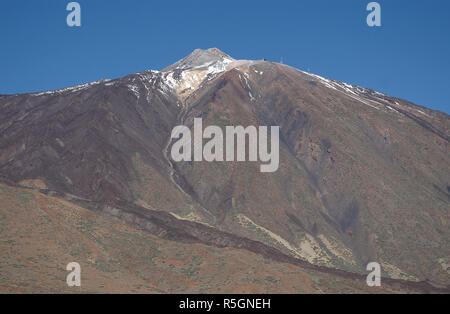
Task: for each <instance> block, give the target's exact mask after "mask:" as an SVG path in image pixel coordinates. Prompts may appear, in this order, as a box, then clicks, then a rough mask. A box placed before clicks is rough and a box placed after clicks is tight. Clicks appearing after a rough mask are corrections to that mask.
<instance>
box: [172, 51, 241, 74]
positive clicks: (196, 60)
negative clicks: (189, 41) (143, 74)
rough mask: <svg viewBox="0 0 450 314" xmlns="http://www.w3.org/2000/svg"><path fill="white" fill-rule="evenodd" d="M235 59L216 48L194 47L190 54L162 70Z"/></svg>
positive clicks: (203, 65) (182, 68)
mask: <svg viewBox="0 0 450 314" xmlns="http://www.w3.org/2000/svg"><path fill="white" fill-rule="evenodd" d="M233 61H235V60H234V59H233V58H232V57H230V56H229V55H227V54H226V53H224V52H222V51H221V50H219V49H217V48H209V49H206V50H204V49H195V50H194V51H193V52H192V53H191V54H189V55H188V56H186V57H184V58H183V59H181V60H179V61H177V62H175V63H174V64H172V65H170V66H168V67H166V68H164V69H163V71H164V72H167V71H172V70H175V69H179V70H187V69H192V68H201V67H207V66H210V65H212V64H214V63H224V64H228V63H230V62H233Z"/></svg>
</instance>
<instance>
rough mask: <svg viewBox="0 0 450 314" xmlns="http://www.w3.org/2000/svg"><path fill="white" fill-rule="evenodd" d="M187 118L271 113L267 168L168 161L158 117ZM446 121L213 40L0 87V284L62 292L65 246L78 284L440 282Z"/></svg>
mask: <svg viewBox="0 0 450 314" xmlns="http://www.w3.org/2000/svg"><path fill="white" fill-rule="evenodd" d="M196 118H202V122H203V127H207V126H218V127H222V128H225V127H226V126H232V125H235V126H237V125H239V126H243V127H247V126H255V127H256V128H258V127H261V126H279V168H278V170H277V171H275V172H269V173H264V172H261V171H260V169H259V167H260V163H258V162H226V161H213V162H206V161H202V162H195V161H180V162H175V161H174V160H173V159H172V158H171V155H170V151H171V148H172V145H173V144H174V140H173V139H172V138H171V132H172V130H173V129H174V128H175V127H176V126H179V125H184V126H187V127H188V128H189V129H191V130H192V131H193V127H194V119H196ZM449 121H450V120H449V116H448V115H447V114H445V113H443V112H439V111H434V110H431V109H428V108H425V107H421V106H418V105H415V104H413V103H411V102H409V101H406V100H403V99H399V98H396V97H392V96H388V95H385V94H383V93H380V92H377V91H374V90H372V89H369V88H364V87H360V86H356V85H353V84H347V83H343V82H339V81H336V80H331V79H327V78H323V77H320V76H318V75H315V74H312V73H308V72H305V71H301V70H298V69H295V68H293V67H290V66H288V65H285V64H280V63H274V62H270V61H266V60H236V59H233V58H232V57H230V56H229V55H227V54H225V53H224V52H222V51H220V50H218V49H216V48H212V49H207V50H202V49H197V50H195V51H194V52H192V53H191V54H190V55H189V56H187V57H185V58H183V59H181V60H180V61H178V62H176V63H174V64H173V65H170V66H168V67H166V68H164V69H163V70H161V71H154V70H148V71H144V72H139V73H134V74H130V75H127V76H125V77H123V78H119V79H114V80H101V81H96V82H92V83H87V84H84V85H79V86H73V87H68V88H64V89H61V90H55V91H46V92H40V93H30V94H17V95H0V182H1V184H0V200H1V203H2V206H0V210H1V212H0V213H1V217H2V219H1V222H0V235H1V238H2V242H1V243H2V244H1V246H0V247H1V251H2V254H1V259H0V269H1V272H0V273H1V277H0V291H14V292H36V291H39V292H51V291H64V289H69V288H67V287H64V285H65V277H64V276H65V275H64V274H65V265H66V264H67V263H69V262H72V261H77V262H78V263H80V265H81V267H82V269H85V272H86V273H87V274H88V275H86V276H87V278H86V284H85V285H83V289H86V291H99V292H102V291H104V292H125V291H137V292H151V293H153V292H183V293H184V292H200V293H201V292H219V293H221V292H230V291H231V292H261V293H265V292H275V293H276V292H285V293H297V292H298V293H300V292H348V291H352V292H372V291H379V292H399V291H402V292H423V291H447V292H448V291H449V290H448V289H449V288H448V287H449V285H450V268H449V265H450V247H449V241H448V239H449V238H450V232H449V230H450V229H449V208H450V207H449V201H450V186H449V184H450V183H449V181H448V180H449V178H450V172H449V169H450V162H449V158H448V156H449V138H450V137H449V136H450V123H449ZM192 160H193V159H192ZM246 160H248V158H247V159H246ZM370 262H377V263H379V264H380V265H381V269H382V277H383V285H382V287H378V288H371V287H368V286H367V285H366V283H365V276H366V275H367V273H368V272H367V271H366V265H367V264H368V263H370ZM16 268H20V269H21V272H22V270H23V272H24V273H25V274H26V276H25V275H20V274H19V273H18V272H17V269H16ZM130 274H131V275H130ZM29 278H32V279H33V280H32V281H29Z"/></svg>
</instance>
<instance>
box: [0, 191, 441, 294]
mask: <svg viewBox="0 0 450 314" xmlns="http://www.w3.org/2000/svg"><path fill="white" fill-rule="evenodd" d="M0 200H1V201H0V217H1V220H0V230H1V234H2V238H1V239H0V251H1V252H2V254H1V256H0V292H2V293H5V292H13V293H49V292H65V293H80V292H89V293H91V292H92V293H129V292H136V293H344V292H361V293H381V292H412V293H414V292H426V291H429V290H428V289H430V287H429V286H427V285H423V286H421V285H418V286H417V287H408V285H405V284H383V286H382V287H381V288H369V287H367V286H366V284H365V281H364V278H361V279H360V280H357V279H348V278H345V277H341V276H335V275H332V274H327V273H322V272H319V271H313V270H308V269H304V268H302V267H299V266H296V265H292V264H289V263H280V262H276V261H273V260H271V259H269V258H264V257H261V256H259V255H258V254H255V253H251V252H249V251H247V250H242V249H235V248H221V249H219V248H216V247H211V246H206V245H201V244H187V243H180V242H176V241H168V240H162V239H160V238H157V237H155V236H152V235H150V234H148V233H147V232H145V231H143V230H138V229H135V228H132V227H129V226H127V225H124V224H123V223H121V222H120V221H118V220H115V219H111V218H108V217H104V216H103V215H100V214H98V213H95V212H92V211H91V210H87V209H84V208H82V207H80V206H77V205H75V204H73V203H71V202H68V201H66V200H64V199H60V198H58V197H51V196H47V195H45V194H42V193H39V192H37V191H34V190H31V189H23V188H14V187H10V186H6V185H3V184H1V185H0ZM73 261H76V262H78V263H79V264H80V266H81V276H82V279H81V280H82V282H81V287H74V288H69V287H67V284H66V276H67V274H68V272H67V271H66V270H65V267H66V265H67V264H68V263H69V262H73ZM431 291H432V290H431Z"/></svg>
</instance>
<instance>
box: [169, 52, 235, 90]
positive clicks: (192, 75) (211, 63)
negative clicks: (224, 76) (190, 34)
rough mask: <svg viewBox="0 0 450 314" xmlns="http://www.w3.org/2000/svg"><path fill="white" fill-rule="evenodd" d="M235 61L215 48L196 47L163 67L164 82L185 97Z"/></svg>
mask: <svg viewBox="0 0 450 314" xmlns="http://www.w3.org/2000/svg"><path fill="white" fill-rule="evenodd" d="M234 61H236V60H235V59H233V58H232V57H230V56H229V55H227V54H226V53H224V52H222V51H220V50H219V49H217V48H210V49H207V50H203V49H196V50H194V51H193V52H192V53H191V54H190V55H188V56H187V57H184V58H183V59H181V60H180V61H178V62H176V63H174V64H172V65H170V66H168V67H166V68H164V69H163V70H162V71H161V75H162V76H163V78H164V81H165V83H166V84H167V85H168V86H169V87H170V88H172V89H173V90H175V92H176V93H177V94H178V95H179V96H180V97H181V98H186V97H187V96H189V95H190V94H191V93H192V92H193V91H194V90H196V89H197V88H198V87H199V86H200V85H201V84H202V83H203V82H205V81H208V80H210V79H212V78H214V77H216V75H218V74H220V73H222V72H225V71H226V70H227V65H228V64H230V63H232V62H234Z"/></svg>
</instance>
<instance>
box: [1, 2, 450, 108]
mask: <svg viewBox="0 0 450 314" xmlns="http://www.w3.org/2000/svg"><path fill="white" fill-rule="evenodd" d="M69 2H70V1H69V0H33V1H30V0H1V1H0V34H1V36H0V93H1V94H13V93H22V92H31V91H42V90H50V89H58V88H62V87H66V86H70V85H76V84H81V83H85V82H89V81H94V80H98V79H101V78H111V79H112V78H117V77H121V76H125V75H127V74H129V73H133V72H137V71H142V70H146V69H156V70H160V69H162V68H163V67H165V66H166V65H169V64H171V63H173V62H175V61H176V60H178V59H180V58H182V57H184V56H185V55H187V54H189V53H190V52H191V51H192V50H194V49H195V48H209V47H217V48H219V49H221V50H223V51H224V52H226V53H228V54H229V55H231V56H232V57H234V58H242V59H260V58H267V59H270V60H273V61H279V60H280V57H283V58H284V62H285V63H286V64H289V65H291V66H294V67H296V68H299V69H303V70H307V69H309V70H310V71H311V72H313V73H316V74H319V75H322V76H325V77H328V78H332V79H337V80H341V81H344V82H348V83H354V84H358V85H361V86H365V87H369V88H373V89H375V90H378V91H381V92H384V93H387V94H390V95H393V96H397V97H400V98H404V99H407V100H410V101H413V102H415V103H417V104H419V105H423V106H426V107H429V108H432V109H437V110H441V111H444V112H446V113H449V112H450V79H449V75H450V32H449V31H450V18H449V16H450V1H448V0H433V1H426V0H420V1H419V0H408V1H404V0H384V1H381V0H380V1H378V2H379V3H380V4H381V9H382V26H381V28H370V27H368V26H367V24H366V16H367V14H368V12H367V11H366V6H367V4H368V3H369V2H370V1H369V0H328V1H325V0H308V1H303V0H292V1H283V0H277V1H274V0H270V1H264V0H258V1H253V0H239V1H234V0H227V1H219V0H190V1H187V0H179V1H174V0H165V1H162V0H159V1H155V0H110V1H107V0H80V1H78V2H79V3H80V5H81V10H82V26H81V27H74V28H70V27H68V26H67V24H66V16H67V14H68V13H69V12H67V11H66V5H67V4H68V3H69Z"/></svg>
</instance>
